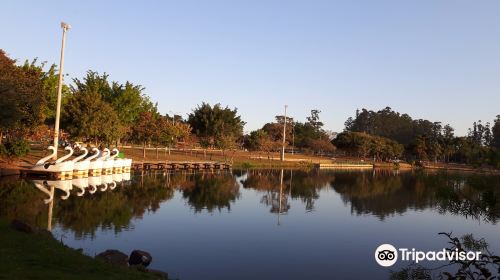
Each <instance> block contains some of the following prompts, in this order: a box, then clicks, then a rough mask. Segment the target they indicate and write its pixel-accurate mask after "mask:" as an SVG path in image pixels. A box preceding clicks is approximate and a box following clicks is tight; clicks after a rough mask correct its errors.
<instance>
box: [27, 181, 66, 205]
mask: <svg viewBox="0 0 500 280" xmlns="http://www.w3.org/2000/svg"><path fill="white" fill-rule="evenodd" d="M33 183H34V184H35V186H36V187H37V188H38V189H39V190H41V191H43V192H45V193H47V192H46V191H44V190H43V189H42V188H44V189H45V187H46V186H47V187H54V188H56V189H59V190H61V191H63V192H64V193H65V194H64V195H63V196H61V199H62V200H66V199H68V197H69V196H70V191H71V190H72V189H73V184H72V183H73V180H58V181H48V180H33ZM52 198H53V197H52ZM52 198H51V199H52Z"/></svg>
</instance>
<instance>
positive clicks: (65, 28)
mask: <svg viewBox="0 0 500 280" xmlns="http://www.w3.org/2000/svg"><path fill="white" fill-rule="evenodd" d="M61 28H62V30H63V34H62V45H61V61H60V62H59V84H58V86H57V106H56V124H55V126H54V148H56V149H55V150H56V153H55V155H54V160H56V159H57V148H58V147H59V119H60V118H61V95H62V85H63V84H62V82H63V70H64V44H65V43H66V32H67V31H68V30H69V29H70V28H71V25H69V24H67V23H65V22H61Z"/></svg>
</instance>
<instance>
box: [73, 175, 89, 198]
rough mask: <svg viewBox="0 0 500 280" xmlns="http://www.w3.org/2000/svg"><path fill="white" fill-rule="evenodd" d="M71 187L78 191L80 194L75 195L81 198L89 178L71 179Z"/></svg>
mask: <svg viewBox="0 0 500 280" xmlns="http://www.w3.org/2000/svg"><path fill="white" fill-rule="evenodd" d="M73 186H75V187H77V188H78V189H80V192H78V193H76V195H77V196H83V195H84V194H85V189H86V188H88V186H89V178H78V179H73Z"/></svg>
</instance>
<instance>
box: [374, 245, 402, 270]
mask: <svg viewBox="0 0 500 280" xmlns="http://www.w3.org/2000/svg"><path fill="white" fill-rule="evenodd" d="M375 260H376V261H377V263H378V264H379V265H381V266H385V267H388V266H392V265H393V264H395V263H396V262H397V261H398V250H396V248H395V247H394V246H392V245H391V244H382V245H380V246H378V248H377V249H376V250H375Z"/></svg>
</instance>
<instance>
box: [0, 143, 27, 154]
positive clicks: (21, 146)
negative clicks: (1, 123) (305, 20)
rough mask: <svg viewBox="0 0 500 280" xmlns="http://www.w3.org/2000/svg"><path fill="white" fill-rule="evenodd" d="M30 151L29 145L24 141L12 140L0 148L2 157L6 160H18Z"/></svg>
mask: <svg viewBox="0 0 500 280" xmlns="http://www.w3.org/2000/svg"><path fill="white" fill-rule="evenodd" d="M29 151H30V145H29V143H28V142H27V141H26V140H24V139H12V140H8V141H7V142H5V143H4V144H3V145H1V147H0V155H1V156H2V157H4V158H17V157H21V156H24V155H26V154H27V153H28V152H29Z"/></svg>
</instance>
